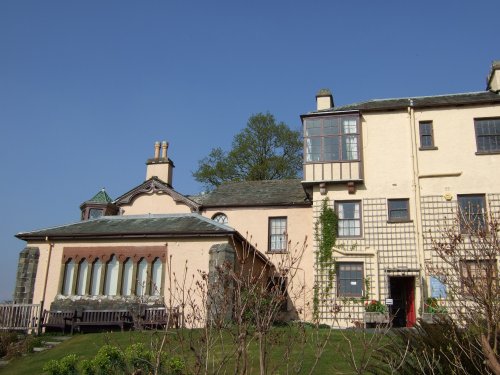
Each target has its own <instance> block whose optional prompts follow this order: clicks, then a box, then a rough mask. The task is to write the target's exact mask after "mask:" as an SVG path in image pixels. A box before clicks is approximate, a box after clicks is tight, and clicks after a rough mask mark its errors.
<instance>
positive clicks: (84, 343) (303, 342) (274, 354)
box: [0, 328, 363, 375]
mask: <svg viewBox="0 0 500 375" xmlns="http://www.w3.org/2000/svg"><path fill="white" fill-rule="evenodd" d="M163 334H164V333H163V332H152V331H146V332H133V331H131V332H123V333H122V332H111V333H87V334H76V335H74V336H73V337H72V338H71V339H69V340H67V341H65V342H63V343H61V344H59V345H58V346H56V347H54V348H52V349H50V350H47V351H44V352H41V353H33V354H30V355H28V356H26V357H22V358H18V359H15V360H13V361H12V362H11V363H10V364H9V365H7V366H6V367H4V368H2V369H1V370H0V374H16V375H22V374H26V375H28V374H29V375H32V374H43V371H42V368H43V366H44V364H45V363H46V362H48V361H49V360H52V359H60V358H62V357H64V356H65V355H68V354H73V353H75V354H77V355H78V357H79V358H81V359H84V358H92V357H93V356H94V355H95V354H96V352H97V351H98V349H99V348H100V347H101V346H103V345H104V344H107V343H108V344H111V345H115V346H118V347H120V348H122V349H125V348H126V347H127V346H129V345H130V344H132V343H137V342H143V343H144V344H146V345H147V346H148V347H157V345H158V342H159V341H160V340H161V339H162V337H163ZM166 335H167V342H166V345H165V352H166V355H167V356H173V355H176V356H180V357H182V358H183V359H184V361H185V362H186V363H187V365H188V366H187V368H188V369H191V371H189V372H193V371H194V370H193V368H194V363H195V353H194V351H193V349H190V348H196V349H195V350H199V349H200V348H203V347H205V346H206V342H207V341H206V340H205V339H204V335H203V331H202V330H178V331H176V330H172V331H169V332H168V333H166ZM211 337H212V339H213V343H212V344H211V349H210V350H209V353H210V360H209V361H208V362H209V365H208V367H209V373H214V372H215V371H214V369H215V368H216V367H217V365H218V364H219V363H220V362H221V360H222V359H224V358H228V360H227V362H226V363H225V367H224V371H221V373H229V374H231V373H233V371H234V363H235V362H234V358H235V356H234V355H233V354H234V352H235V346H234V344H232V337H231V335H230V333H227V332H226V333H224V334H223V335H222V336H216V335H213V336H211ZM346 338H350V339H351V340H352V343H353V344H354V345H353V346H354V347H355V348H358V349H357V350H358V352H357V353H355V355H356V356H357V357H359V356H360V354H361V353H360V352H359V348H360V347H362V342H363V339H362V335H361V334H359V333H356V332H355V331H350V330H348V331H338V330H328V329H320V330H314V329H312V328H307V329H306V330H305V331H300V330H297V329H296V328H275V329H274V330H273V332H272V334H271V336H270V342H271V343H270V348H269V353H270V366H269V373H270V374H271V373H272V374H287V373H290V374H292V373H298V374H308V373H309V371H310V369H311V367H312V366H313V363H314V362H315V352H316V351H317V347H318V345H321V343H325V342H326V345H325V349H324V351H323V353H322V355H321V358H320V360H319V362H318V364H317V366H316V367H315V371H314V374H342V373H345V374H349V373H352V370H351V368H350V366H349V365H348V363H347V361H346V358H345V355H346V353H348V349H347V348H348V345H347V341H346ZM47 341H50V338H47ZM210 342H211V341H210ZM249 353H250V359H249V363H250V365H249V366H250V369H251V371H250V373H252V374H257V373H258V372H259V357H258V342H257V341H256V339H254V340H253V341H252V342H251V344H250V346H249Z"/></svg>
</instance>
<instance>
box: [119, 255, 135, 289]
mask: <svg viewBox="0 0 500 375" xmlns="http://www.w3.org/2000/svg"><path fill="white" fill-rule="evenodd" d="M133 270H134V262H132V259H131V258H128V259H127V261H126V262H125V263H123V272H122V296H130V295H131V294H132V272H133Z"/></svg>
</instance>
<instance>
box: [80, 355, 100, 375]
mask: <svg viewBox="0 0 500 375" xmlns="http://www.w3.org/2000/svg"><path fill="white" fill-rule="evenodd" d="M80 372H81V373H82V375H96V374H97V371H96V369H95V366H94V361H92V360H91V359H84V360H82V361H81V362H80Z"/></svg>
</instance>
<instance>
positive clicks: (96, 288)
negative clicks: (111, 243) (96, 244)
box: [90, 259, 102, 296]
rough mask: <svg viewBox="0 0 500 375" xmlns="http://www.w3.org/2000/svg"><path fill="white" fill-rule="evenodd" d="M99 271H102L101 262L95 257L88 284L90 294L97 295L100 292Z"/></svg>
mask: <svg viewBox="0 0 500 375" xmlns="http://www.w3.org/2000/svg"><path fill="white" fill-rule="evenodd" d="M101 273H102V262H101V261H100V260H99V259H97V260H96V261H95V262H94V264H93V265H92V280H91V285H90V294H92V295H93V296H97V295H99V294H100V290H101V288H100V287H101Z"/></svg>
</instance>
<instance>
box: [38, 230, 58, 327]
mask: <svg viewBox="0 0 500 375" xmlns="http://www.w3.org/2000/svg"><path fill="white" fill-rule="evenodd" d="M45 242H47V243H48V244H49V251H48V258H47V268H46V269H45V281H44V283H43V292H42V300H41V301H40V312H39V316H38V330H37V331H38V334H40V333H41V328H42V325H41V324H42V314H43V309H44V307H45V306H44V305H45V294H46V292H47V280H48V278H49V267H50V259H51V258H52V248H53V247H54V243H53V242H50V240H49V237H45Z"/></svg>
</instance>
